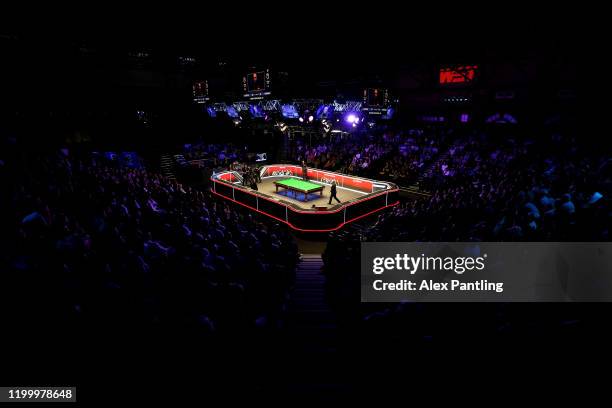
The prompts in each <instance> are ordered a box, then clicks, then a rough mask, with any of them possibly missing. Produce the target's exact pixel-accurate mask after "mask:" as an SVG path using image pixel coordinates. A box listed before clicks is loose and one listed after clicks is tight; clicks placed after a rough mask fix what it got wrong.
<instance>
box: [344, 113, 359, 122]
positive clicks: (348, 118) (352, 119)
mask: <svg viewBox="0 0 612 408" xmlns="http://www.w3.org/2000/svg"><path fill="white" fill-rule="evenodd" d="M358 120H359V118H357V116H355V115H354V114H352V113H349V114H348V115H347V116H346V121H347V122H348V123H355V122H356V121H358Z"/></svg>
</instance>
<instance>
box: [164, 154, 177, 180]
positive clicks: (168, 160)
mask: <svg viewBox="0 0 612 408" xmlns="http://www.w3.org/2000/svg"><path fill="white" fill-rule="evenodd" d="M161 171H162V174H163V175H164V176H166V177H167V178H169V179H170V180H176V174H174V159H173V157H172V155H171V154H162V156H161Z"/></svg>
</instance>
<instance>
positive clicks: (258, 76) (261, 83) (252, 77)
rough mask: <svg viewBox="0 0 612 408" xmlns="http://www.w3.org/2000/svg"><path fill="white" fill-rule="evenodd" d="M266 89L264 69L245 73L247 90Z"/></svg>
mask: <svg viewBox="0 0 612 408" xmlns="http://www.w3.org/2000/svg"><path fill="white" fill-rule="evenodd" d="M265 89H266V73H265V71H259V72H253V73H251V74H248V75H247V91H249V92H253V91H263V90H265Z"/></svg>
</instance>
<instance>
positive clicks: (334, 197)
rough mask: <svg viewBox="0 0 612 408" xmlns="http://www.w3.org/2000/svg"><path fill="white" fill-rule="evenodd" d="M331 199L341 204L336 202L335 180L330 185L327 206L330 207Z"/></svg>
mask: <svg viewBox="0 0 612 408" xmlns="http://www.w3.org/2000/svg"><path fill="white" fill-rule="evenodd" d="M332 198H333V199H334V200H336V201H337V202H341V201H340V200H338V197H336V180H334V181H332V184H331V192H330V195H329V204H330V205H331V201H332Z"/></svg>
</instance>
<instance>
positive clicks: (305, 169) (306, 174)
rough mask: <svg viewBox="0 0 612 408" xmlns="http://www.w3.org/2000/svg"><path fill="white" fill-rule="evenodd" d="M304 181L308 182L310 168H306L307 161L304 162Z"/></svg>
mask: <svg viewBox="0 0 612 408" xmlns="http://www.w3.org/2000/svg"><path fill="white" fill-rule="evenodd" d="M302 179H304V180H305V181H308V167H306V161H304V160H302Z"/></svg>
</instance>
